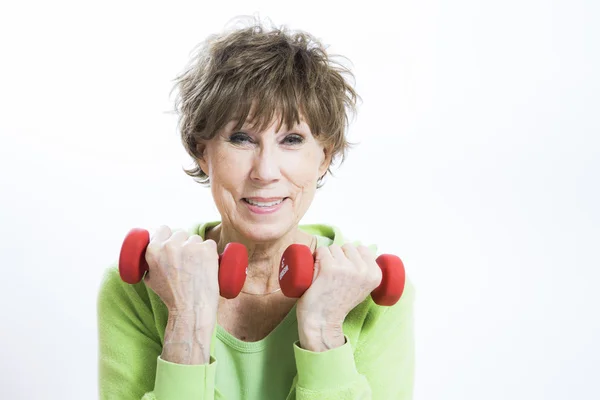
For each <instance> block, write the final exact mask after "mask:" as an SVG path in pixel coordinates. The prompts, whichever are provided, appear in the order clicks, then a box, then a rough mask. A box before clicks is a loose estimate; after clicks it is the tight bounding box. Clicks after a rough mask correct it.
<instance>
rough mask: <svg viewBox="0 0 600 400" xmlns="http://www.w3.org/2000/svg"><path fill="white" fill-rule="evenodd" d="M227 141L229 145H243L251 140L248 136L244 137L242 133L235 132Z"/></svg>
mask: <svg viewBox="0 0 600 400" xmlns="http://www.w3.org/2000/svg"><path fill="white" fill-rule="evenodd" d="M229 141H230V142H231V143H238V144H239V143H244V142H251V141H252V139H251V138H250V136H248V135H246V134H245V133H243V132H236V133H234V134H233V135H231V136H230V137H229Z"/></svg>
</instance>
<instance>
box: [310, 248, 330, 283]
mask: <svg viewBox="0 0 600 400" xmlns="http://www.w3.org/2000/svg"><path fill="white" fill-rule="evenodd" d="M333 262H334V259H333V256H332V255H331V250H330V249H329V247H327V246H322V247H319V248H317V250H315V269H314V273H313V282H314V281H315V279H317V276H318V275H319V272H320V271H321V270H322V269H323V266H326V267H327V266H329V265H331V264H332V263H333Z"/></svg>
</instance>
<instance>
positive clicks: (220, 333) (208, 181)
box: [98, 23, 414, 400]
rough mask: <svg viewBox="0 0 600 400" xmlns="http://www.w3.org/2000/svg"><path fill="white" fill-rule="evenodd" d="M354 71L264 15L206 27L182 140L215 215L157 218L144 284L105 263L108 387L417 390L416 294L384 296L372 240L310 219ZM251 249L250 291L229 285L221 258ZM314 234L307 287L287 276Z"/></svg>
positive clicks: (187, 78)
mask: <svg viewBox="0 0 600 400" xmlns="http://www.w3.org/2000/svg"><path fill="white" fill-rule="evenodd" d="M345 75H351V73H350V72H349V71H348V70H347V69H345V68H344V67H342V66H341V65H339V64H336V63H333V62H332V61H331V59H330V57H329V56H328V55H327V53H326V51H325V50H324V48H323V46H322V45H321V44H320V43H319V42H318V41H317V40H315V38H314V37H312V36H311V35H309V34H307V33H302V32H290V31H288V30H287V29H286V28H281V29H272V30H268V29H266V28H264V27H263V26H261V25H260V23H255V24H254V25H253V26H250V27H246V28H239V29H237V30H232V31H227V32H224V33H222V34H221V35H215V36H211V37H209V38H208V39H207V40H206V41H205V42H204V43H203V46H201V47H200V48H199V51H198V53H197V55H196V56H195V57H194V59H193V60H192V62H191V63H190V66H189V68H187V69H186V70H185V72H184V73H183V74H181V75H180V76H179V77H178V79H177V84H178V88H179V98H178V111H179V112H180V130H181V135H182V141H183V144H184V146H185V148H186V150H187V151H188V152H189V154H190V155H191V156H192V157H193V159H194V160H195V162H196V164H195V167H194V168H193V169H191V170H188V171H186V173H188V174H189V175H190V176H192V177H194V178H195V179H196V180H197V181H198V182H200V183H202V184H205V185H209V186H210V188H211V192H212V195H213V198H214V201H215V204H216V206H217V208H218V210H219V213H220V215H221V220H220V221H213V222H205V223H200V224H197V225H196V226H195V227H194V228H193V229H192V230H191V231H190V232H185V231H172V230H171V229H169V228H168V227H166V226H162V227H160V228H159V229H158V230H157V231H156V232H154V234H153V235H152V238H151V242H150V244H149V245H148V248H147V251H146V259H147V261H148V264H149V272H148V273H147V274H146V276H145V278H144V280H143V281H142V282H140V283H138V284H135V285H129V284H126V283H124V282H122V281H121V279H120V277H119V273H118V269H117V267H116V266H113V267H111V268H110V269H108V270H107V273H106V276H105V279H104V281H103V283H102V286H101V288H100V293H99V297H98V318H99V319H98V321H99V344H100V355H99V356H100V364H99V379H100V397H101V398H102V399H140V398H141V399H159V400H165V399H177V400H186V399H198V400H199V399H227V400H233V399H299V400H300V399H305V400H308V399H321V400H322V399H381V400H384V399H385V400H390V399H410V398H412V386H413V374H414V372H413V371H414V339H413V323H412V303H413V293H414V289H413V287H412V285H411V284H410V282H409V281H408V280H407V281H406V286H405V290H404V293H403V296H402V298H401V300H400V301H399V302H398V303H396V304H395V305H394V306H392V307H381V306H378V305H376V304H375V303H374V302H373V300H372V299H371V297H370V296H369V294H370V292H371V291H372V290H373V289H374V288H376V287H377V286H378V285H379V283H380V282H381V271H380V269H379V267H378V266H377V264H376V263H375V258H376V255H375V249H374V248H367V247H365V246H363V245H360V244H356V243H350V242H347V241H346V240H345V239H344V238H343V237H342V235H341V233H340V231H339V230H338V229H337V228H334V227H331V226H327V225H320V224H315V225H302V226H299V221H300V220H301V218H302V217H303V215H304V214H305V213H306V211H307V209H308V207H309V206H310V205H311V203H312V201H313V197H314V195H315V192H316V189H317V188H318V187H320V186H321V184H322V180H323V178H324V176H325V175H326V174H327V172H329V171H330V166H331V164H332V161H333V160H334V159H336V158H337V157H342V159H343V156H344V153H345V151H346V149H347V148H348V142H347V141H346V138H345V132H346V127H347V122H348V118H347V112H350V111H353V110H354V107H355V103H356V99H357V95H356V93H355V91H354V90H353V88H352V87H351V86H350V85H349V84H348V82H347V81H346V78H345V77H344V76H345ZM230 242H239V243H242V244H244V245H245V246H246V248H247V250H248V256H249V265H248V269H247V278H246V281H245V284H244V287H243V289H242V293H240V295H239V296H237V297H236V298H234V299H225V298H222V297H219V286H218V280H217V271H218V254H220V253H221V252H222V251H223V250H224V247H225V245H226V244H227V243H230ZM293 243H301V244H305V245H306V246H309V247H310V248H311V251H312V252H313V254H314V256H315V278H314V282H313V284H312V285H311V286H310V288H309V289H308V290H307V291H306V292H305V293H304V295H302V297H301V298H299V299H292V298H287V297H285V296H284V295H283V294H282V292H281V291H280V289H279V285H278V267H279V261H280V259H281V256H282V253H283V251H284V250H285V249H286V248H287V246H289V245H290V244H293Z"/></svg>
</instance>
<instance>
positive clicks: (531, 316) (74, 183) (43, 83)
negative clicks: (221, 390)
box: [0, 0, 600, 400]
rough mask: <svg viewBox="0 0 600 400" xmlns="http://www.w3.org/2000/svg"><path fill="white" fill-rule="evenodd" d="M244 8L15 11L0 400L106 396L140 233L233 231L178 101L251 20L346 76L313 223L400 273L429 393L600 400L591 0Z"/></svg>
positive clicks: (5, 9)
mask: <svg viewBox="0 0 600 400" xmlns="http://www.w3.org/2000/svg"><path fill="white" fill-rule="evenodd" d="M7 3H8V2H7ZM246 4H247V3H246V2H243V1H224V2H201V1H170V2H166V1H164V2H150V1H135V2H134V1H116V0H111V1H101V2H100V1H97V2H91V1H69V2H67V1H20V2H10V5H9V4H6V3H5V4H4V5H2V6H1V8H0V59H1V62H0V69H1V73H0V113H1V115H0V134H1V142H0V190H1V195H0V226H1V230H0V251H1V258H0V263H1V268H2V284H1V290H0V296H1V297H0V300H1V303H0V321H1V324H2V326H1V328H0V348H1V352H0V367H1V370H0V379H1V384H0V398H2V399H27V400H30V399H36V398H44V399H61V400H62V399H91V398H95V397H96V396H97V394H96V391H97V382H96V379H97V378H96V374H97V365H96V363H97V332H96V314H95V312H96V295H97V290H98V287H99V284H100V280H101V276H102V273H103V271H104V269H105V268H106V267H107V266H108V265H109V264H111V263H112V262H114V261H115V260H116V258H117V257H118V252H119V250H120V245H121V241H122V239H123V237H124V235H125V233H126V232H127V231H128V230H129V229H130V228H132V227H135V226H140V227H145V228H149V229H151V228H154V227H156V226H158V225H160V224H167V225H170V226H172V227H179V228H187V227H189V226H190V225H191V224H193V223H195V222H199V221H206V220H212V219H213V218H217V219H218V218H219V216H218V214H217V211H216V208H215V207H214V206H213V205H212V198H211V196H210V191H209V190H208V189H204V188H202V187H200V186H199V185H197V184H195V183H194V182H193V181H192V179H191V178H189V177H187V176H186V175H185V174H184V173H183V172H182V168H183V167H189V166H190V159H189V158H188V157H187V155H186V154H185V152H184V150H183V147H182V146H181V144H180V140H179V137H178V133H177V130H176V122H177V120H176V116H175V115H174V114H172V113H170V111H171V110H172V108H173V98H174V96H173V95H171V96H169V91H170V90H171V88H172V79H173V78H174V77H175V75H176V74H177V73H179V72H180V71H181V70H182V68H183V67H184V65H185V64H186V63H187V61H188V57H189V55H190V52H191V50H192V48H193V47H194V46H195V45H196V44H197V43H198V42H199V41H201V40H202V39H204V38H205V37H206V36H207V35H208V34H210V33H213V32H218V31H220V30H221V29H222V28H223V27H224V26H225V24H226V23H227V22H228V21H229V20H230V19H231V18H232V17H235V16H236V15H241V14H250V15H252V14H255V13H259V16H260V17H262V18H266V17H268V18H270V19H271V20H272V21H273V22H274V23H275V24H277V25H281V24H286V25H288V26H289V27H290V28H293V29H302V30H307V31H309V32H311V33H313V34H314V35H316V36H317V37H319V38H320V39H322V40H323V41H324V42H325V43H326V44H330V45H331V47H330V50H331V51H332V52H334V53H339V54H343V55H345V56H347V57H348V58H349V59H350V60H351V61H352V63H353V71H354V73H355V74H356V82H357V84H356V87H357V90H358V91H359V93H360V95H361V96H362V99H363V103H362V105H361V106H360V108H359V114H358V117H357V118H356V119H355V121H354V123H353V125H352V127H351V132H350V139H351V140H353V141H356V142H360V145H358V146H357V147H356V148H354V150H353V151H352V152H351V153H350V155H349V158H348V159H347V161H346V162H345V163H344V164H343V165H342V166H341V168H339V169H336V170H334V172H335V174H336V176H335V177H334V178H330V179H328V182H327V184H326V185H325V187H324V188H323V189H322V190H321V191H320V192H319V193H318V194H317V197H316V199H315V202H314V203H313V206H312V208H311V209H310V210H309V212H308V213H307V215H306V216H305V218H304V222H305V223H312V222H324V223H330V224H334V225H337V226H339V227H340V228H341V229H342V230H343V231H344V232H345V233H347V235H348V236H350V237H351V238H355V239H359V240H362V241H366V242H371V243H377V244H379V246H380V251H381V252H393V253H396V254H398V255H399V256H401V257H402V259H403V260H404V262H405V265H406V269H407V272H408V274H409V276H410V278H411V279H412V281H413V282H414V284H415V287H416V289H417V299H416V304H415V307H416V334H417V370H416V387H415V399H419V400H439V399H461V400H464V399H472V400H481V399H486V400H495V399H498V400H506V399H523V400H532V399H545V400H548V399H598V398H600V387H599V386H598V376H599V373H600V367H599V365H600V345H599V344H598V339H599V338H600V322H599V315H600V311H599V310H598V309H599V306H600V296H599V294H598V286H599V283H600V273H599V272H598V271H599V267H600V262H599V257H598V249H599V247H600V246H599V244H600V211H599V206H598V205H599V204H600V184H599V172H600V139H599V136H598V135H599V133H600V122H599V110H600V96H599V91H600V81H599V78H598V71H600V55H599V51H598V49H599V48H600V44H599V43H600V40H599V39H600V31H599V28H598V20H599V17H600V15H599V8H600V7H599V5H598V4H599V3H598V2H594V1H592V0H590V1H587V2H584V1H575V0H570V1H566V0H564V1H549V0H539V1H534V0H528V1H522V0H519V1H517V0H510V1H494V2H492V1H488V2H482V1H474V0H473V1H467V0H456V1H423V0H420V1H415V0H410V1H408V0H407V1H401V2H399V3H398V4H396V5H395V6H392V5H391V3H387V2H385V3H384V2H383V1H373V0H371V1H365V2H363V3H356V4H350V3H349V2H341V1H340V2H337V4H335V3H333V2H326V1H321V0H320V1H303V2H294V3H289V4H288V3H286V2H277V1H262V2H254V3H253V5H246ZM386 400H388V399H386Z"/></svg>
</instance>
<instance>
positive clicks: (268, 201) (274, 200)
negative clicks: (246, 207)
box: [242, 197, 289, 208]
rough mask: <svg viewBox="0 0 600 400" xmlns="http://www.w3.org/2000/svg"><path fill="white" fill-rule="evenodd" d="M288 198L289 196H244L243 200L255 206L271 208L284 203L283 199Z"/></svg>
mask: <svg viewBox="0 0 600 400" xmlns="http://www.w3.org/2000/svg"><path fill="white" fill-rule="evenodd" d="M288 198H289V197H269V198H264V197H244V198H242V201H244V202H245V203H247V204H250V205H252V206H255V207H264V208H269V207H275V206H277V205H279V204H281V203H283V201H284V200H286V199H288Z"/></svg>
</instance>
